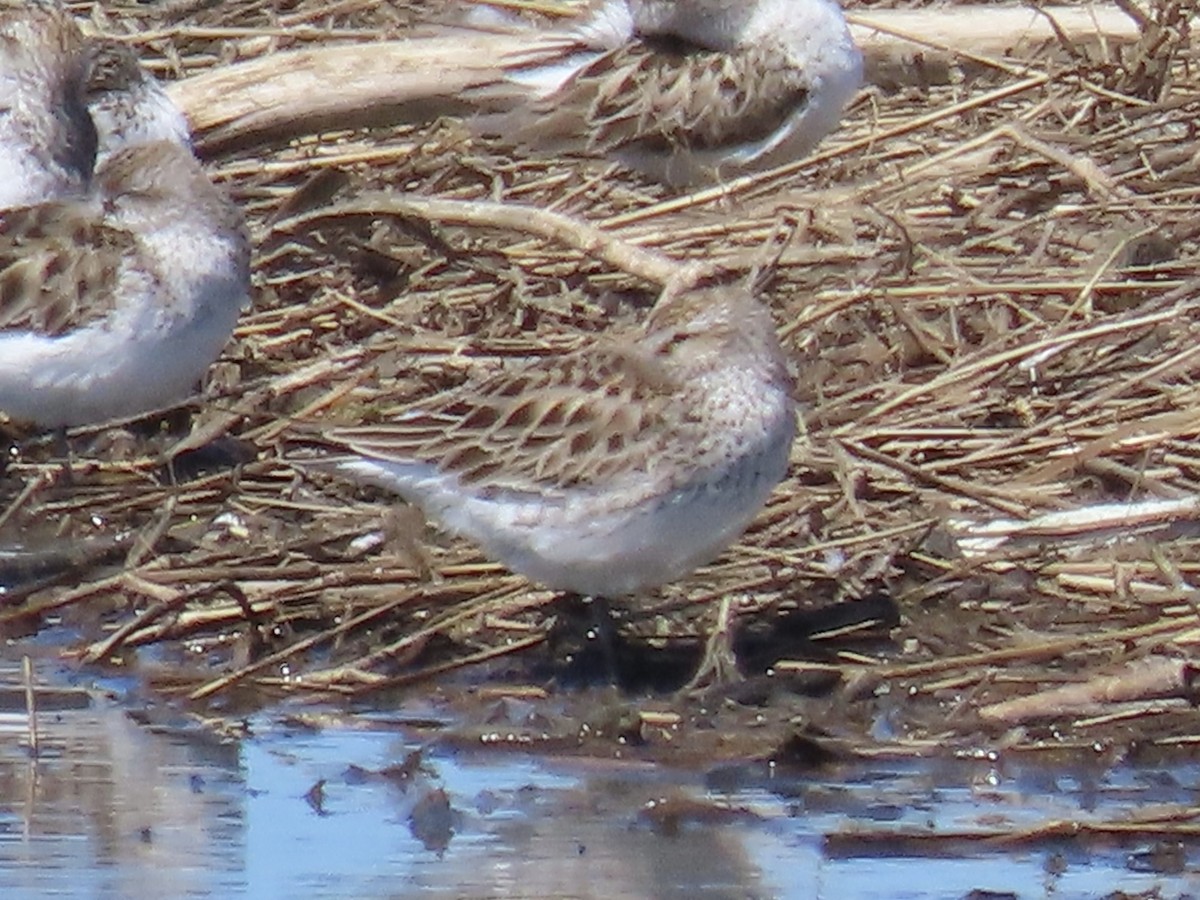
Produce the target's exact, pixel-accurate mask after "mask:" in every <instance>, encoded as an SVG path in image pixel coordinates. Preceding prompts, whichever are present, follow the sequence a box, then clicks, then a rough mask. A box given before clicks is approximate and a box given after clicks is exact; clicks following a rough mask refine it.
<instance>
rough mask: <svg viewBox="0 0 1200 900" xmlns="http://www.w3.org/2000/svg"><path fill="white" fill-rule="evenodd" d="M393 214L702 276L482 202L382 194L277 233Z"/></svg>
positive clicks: (642, 274)
mask: <svg viewBox="0 0 1200 900" xmlns="http://www.w3.org/2000/svg"><path fill="white" fill-rule="evenodd" d="M381 216H396V217H399V218H407V219H419V220H421V221H430V222H437V223H440V224H443V225H457V226H465V227H470V228H498V229H502V230H505V231H511V232H514V233H516V234H523V235H531V236H534V237H540V238H544V239H546V240H549V241H554V242H555V243H558V244H560V245H562V246H566V247H571V248H573V249H576V250H578V251H579V252H580V253H582V254H583V255H584V256H587V257H589V258H591V259H596V260H600V261H602V262H605V263H607V264H608V265H610V266H612V267H613V268H614V269H617V270H618V271H621V272H626V273H627V274H629V275H633V276H635V277H638V278H643V279H645V280H646V281H649V282H650V283H651V284H655V285H658V286H659V287H666V286H668V285H674V284H678V283H680V281H681V280H683V281H685V282H686V281H687V280H688V279H689V278H693V279H694V278H698V277H700V274H701V273H700V272H699V270H698V268H697V267H696V266H689V265H687V264H684V263H679V262H676V261H674V260H672V259H669V258H668V257H666V256H663V255H662V254H661V253H656V252H654V251H653V250H646V249H644V248H642V247H638V246H635V245H634V244H630V243H627V242H626V241H623V240H621V239H620V238H618V237H615V236H614V235H612V234H609V233H608V232H606V231H604V230H603V229H600V228H597V227H596V226H595V225H591V224H589V223H587V222H585V221H583V220H582V219H577V218H573V217H572V216H567V215H563V214H562V213H556V212H551V211H550V210H546V209H539V208H537V207H532V206H525V205H522V204H519V203H492V202H488V201H484V200H443V199H437V198H434V197H417V196H412V195H407V194H393V193H385V192H370V193H364V194H361V195H359V196H357V197H355V198H354V199H353V200H348V201H346V202H345V203H339V204H336V205H334V206H330V207H327V208H324V209H320V210H318V211H316V212H313V213H305V214H304V215H301V216H297V217H295V218H291V219H284V220H283V221H281V222H279V223H278V224H277V225H276V226H275V230H276V231H277V232H282V233H290V232H294V231H303V230H305V229H306V228H310V227H312V226H313V225H315V224H316V223H318V222H327V221H331V220H334V219H350V218H362V217H367V218H372V219H374V218H379V217H381Z"/></svg>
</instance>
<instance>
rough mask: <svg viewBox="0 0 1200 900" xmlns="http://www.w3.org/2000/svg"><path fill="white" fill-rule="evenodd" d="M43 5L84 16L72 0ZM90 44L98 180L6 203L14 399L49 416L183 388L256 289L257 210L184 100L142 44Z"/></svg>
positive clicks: (1, 314)
mask: <svg viewBox="0 0 1200 900" xmlns="http://www.w3.org/2000/svg"><path fill="white" fill-rule="evenodd" d="M36 8H37V9H38V11H39V12H40V13H42V14H44V16H45V18H46V21H54V22H59V21H61V22H62V23H63V31H64V33H67V32H68V31H70V29H69V28H68V27H67V24H68V23H70V19H69V17H65V18H62V17H60V16H58V14H57V13H53V12H52V11H53V10H55V9H57V5H56V4H51V3H38V4H36ZM4 21H6V20H4V19H0V22H4ZM0 27H2V26H0ZM72 27H73V24H72ZM39 33H40V32H39ZM0 34H3V32H0ZM76 34H77V32H76ZM79 56H80V59H82V60H84V63H85V65H84V67H83V69H82V70H81V72H82V75H81V80H79V81H78V82H72V83H71V91H70V92H69V93H68V95H67V97H66V99H65V100H63V106H64V107H65V108H75V106H76V105H78V107H79V108H80V109H84V110H85V112H84V119H85V120H86V121H87V127H88V129H89V130H90V134H91V139H92V147H91V151H92V153H91V156H90V157H89V159H88V162H87V167H86V171H85V173H84V177H83V178H82V182H83V183H82V185H80V184H79V183H78V180H77V183H75V184H73V185H72V186H71V188H70V189H66V188H64V189H63V190H59V191H57V192H54V193H52V194H51V195H50V196H48V197H33V198H26V200H27V201H29V200H37V199H41V200H44V201H45V202H39V203H35V202H27V204H26V205H22V206H16V207H13V208H9V209H0V413H4V414H5V415H7V416H8V417H9V418H11V419H14V420H17V421H21V422H30V423H33V424H35V425H39V426H42V427H62V426H71V425H90V424H98V423H101V422H105V421H108V420H111V419H116V418H123V417H127V416H135V415H140V414H143V413H147V412H151V411H154V410H157V409H160V408H163V407H165V406H168V405H170V404H172V403H176V402H178V401H180V400H183V399H184V398H185V397H187V396H188V395H189V394H190V393H191V392H192V390H193V389H194V388H195V386H196V384H197V383H198V382H199V380H200V378H201V377H202V376H203V374H204V372H205V371H206V370H207V368H208V366H209V365H210V364H211V363H212V361H213V360H214V359H216V357H217V355H218V354H219V353H220V351H221V349H222V348H223V347H224V346H225V344H226V343H227V342H228V340H229V336H230V334H231V333H232V331H233V327H234V324H235V323H236V321H237V317H238V315H239V313H240V311H241V309H242V308H243V306H245V304H246V302H247V299H248V294H249V279H250V271H249V265H250V245H249V239H248V236H247V234H246V229H245V225H244V222H243V219H242V215H241V213H240V211H239V210H238V209H237V207H236V206H235V205H234V204H233V203H232V202H231V201H230V200H229V199H228V198H227V197H225V195H224V194H222V193H221V191H219V190H218V189H217V188H216V187H214V185H213V184H212V182H211V181H210V180H209V179H208V176H207V175H206V174H205V173H204V170H203V169H202V168H201V166H200V163H199V162H198V161H197V160H196V158H195V157H194V156H193V155H192V151H191V145H190V140H189V135H188V131H187V122H186V120H185V119H184V118H183V115H182V113H181V112H180V111H179V109H178V108H177V107H175V106H174V104H173V103H171V101H170V99H169V98H168V97H167V95H166V93H165V92H164V91H163V89H162V88H161V87H160V86H159V85H158V83H157V82H156V81H155V80H154V78H153V77H152V76H151V75H149V73H147V72H146V71H145V70H143V69H142V67H141V66H140V64H139V63H138V61H137V59H136V57H135V56H134V55H133V54H132V52H131V51H130V50H128V48H126V47H123V46H122V45H120V44H117V43H115V42H111V41H107V40H103V39H97V40H93V41H91V42H85V44H84V45H81V47H80V49H79ZM3 65H4V62H3V59H2V58H0V67H2V66H3ZM38 77H39V78H45V77H47V76H46V75H45V74H44V73H40V74H39V75H38ZM42 99H43V100H44V99H45V98H44V97H43V98H42ZM58 109H59V107H57V106H46V105H44V104H43V105H41V106H38V105H35V104H32V103H31V104H29V105H27V106H26V107H25V113H26V115H27V117H28V118H29V119H30V120H31V121H33V120H38V119H39V117H40V125H39V127H38V128H35V129H33V130H31V132H30V133H31V134H37V135H39V136H40V138H39V139H40V140H41V141H42V143H41V144H37V142H35V141H30V142H29V145H30V146H35V147H37V149H39V150H41V149H45V146H46V141H49V140H51V138H52V129H50V128H47V127H42V126H45V124H46V123H47V122H50V121H54V120H56V116H57V111H58ZM92 117H94V119H95V121H94V124H93V119H92ZM93 157H94V159H95V169H94V171H93V169H92V165H93V164H92V158H93ZM31 158H33V157H31Z"/></svg>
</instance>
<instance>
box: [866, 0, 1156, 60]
mask: <svg viewBox="0 0 1200 900" xmlns="http://www.w3.org/2000/svg"><path fill="white" fill-rule="evenodd" d="M846 18H848V19H849V20H850V23H851V30H852V31H853V33H854V40H855V41H857V42H858V46H859V47H861V48H862V50H863V53H864V54H866V55H867V56H868V57H870V56H872V55H873V54H876V53H892V52H895V50H897V49H901V48H903V47H904V46H905V45H908V46H912V45H913V44H924V45H926V46H929V47H949V48H953V49H955V50H961V51H963V52H966V53H969V54H972V55H974V56H991V57H999V56H1004V55H1012V56H1024V55H1025V54H1027V53H1028V52H1030V51H1032V50H1035V49H1037V48H1039V47H1041V46H1042V45H1043V44H1045V43H1046V42H1047V41H1052V42H1056V41H1057V37H1056V35H1055V34H1054V28H1053V27H1052V25H1051V19H1053V21H1054V22H1055V23H1056V24H1057V25H1058V27H1059V29H1060V30H1061V31H1062V33H1063V34H1064V35H1065V36H1066V38H1067V39H1068V40H1070V41H1077V42H1087V41H1095V40H1099V39H1103V40H1105V41H1109V42H1111V43H1116V44H1127V43H1130V42H1132V41H1136V40H1137V39H1138V36H1139V33H1138V26H1137V23H1136V22H1134V21H1133V19H1131V18H1130V17H1129V16H1127V15H1126V14H1125V13H1123V12H1122V11H1121V10H1120V9H1119V8H1118V7H1117V6H1116V4H1113V3H1103V4H1096V5H1088V6H1045V7H1042V9H1041V11H1038V10H1034V9H1031V8H1030V7H1028V6H969V5H968V6H941V7H934V8H930V9H880V10H871V11H870V12H861V13H854V14H852V15H847V17H846Z"/></svg>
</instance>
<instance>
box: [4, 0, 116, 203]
mask: <svg viewBox="0 0 1200 900" xmlns="http://www.w3.org/2000/svg"><path fill="white" fill-rule="evenodd" d="M87 69H88V59H87V54H86V52H85V48H84V40H83V36H82V35H81V34H80V31H79V27H78V26H77V25H76V24H75V20H74V19H73V18H71V16H70V14H69V13H67V12H66V11H65V10H64V9H63V8H62V6H61V5H60V4H59V3H57V2H50V0H0V209H8V208H11V207H15V206H24V205H27V204H30V203H40V202H42V201H44V200H51V199H54V198H56V197H62V196H68V195H71V194H78V193H80V192H81V191H83V190H84V189H86V187H87V183H88V180H89V179H90V177H91V173H92V167H93V164H94V160H95V155H96V131H95V128H94V127H93V125H92V120H91V118H90V117H89V116H88V114H87V109H86V107H85V105H84V101H83V86H84V81H85V80H86V78H87Z"/></svg>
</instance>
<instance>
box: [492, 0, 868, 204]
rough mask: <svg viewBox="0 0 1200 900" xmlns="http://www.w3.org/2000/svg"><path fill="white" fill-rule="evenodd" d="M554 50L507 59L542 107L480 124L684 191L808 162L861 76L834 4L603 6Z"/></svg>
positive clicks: (808, 0) (760, 0)
mask: <svg viewBox="0 0 1200 900" xmlns="http://www.w3.org/2000/svg"><path fill="white" fill-rule="evenodd" d="M535 43H536V42H535ZM556 52H557V53H558V59H557V60H556V61H553V62H547V61H546V59H545V55H544V54H542V55H539V54H538V52H537V50H536V47H534V48H533V49H532V50H531V52H529V53H528V54H526V57H527V59H528V60H529V62H528V64H527V65H525V66H524V67H522V64H521V62H520V61H519V60H516V61H514V62H515V65H513V64H510V78H511V80H512V81H514V82H516V83H519V84H523V85H525V86H527V87H529V88H531V89H532V90H534V92H535V95H536V99H534V100H532V101H530V102H528V103H526V104H523V105H519V106H518V107H517V108H516V109H515V110H514V111H512V112H508V113H501V114H498V115H484V116H481V117H480V119H479V122H478V128H479V130H480V131H482V132H483V133H498V134H500V135H501V136H502V137H504V138H506V139H508V140H511V141H513V142H515V143H517V144H520V145H524V146H527V147H529V148H532V149H535V150H540V151H549V152H563V151H568V152H569V151H572V150H583V151H584V152H587V153H590V154H594V155H599V156H606V157H609V158H612V159H615V160H617V161H619V162H621V163H622V164H624V165H626V166H628V167H630V168H632V169H636V170H638V171H640V172H642V173H644V174H645V175H647V176H649V177H651V178H654V179H656V180H658V181H662V182H665V183H667V184H671V185H675V186H682V185H688V184H692V183H695V182H698V181H705V180H713V179H715V178H719V177H725V176H730V175H737V174H740V173H744V172H747V171H759V170H763V169H767V168H770V167H771V166H774V165H778V164H780V163H784V162H788V161H791V160H794V159H797V158H800V157H802V156H804V155H805V154H806V153H808V152H809V151H810V150H811V149H812V148H813V147H814V146H816V144H817V143H818V142H819V141H820V140H821V139H822V138H824V137H825V135H826V134H828V133H829V132H830V131H832V130H833V129H834V128H835V127H836V126H837V125H838V123H839V121H840V120H841V117H842V113H843V111H844V110H845V108H846V105H847V104H848V103H849V102H850V100H851V98H852V97H853V96H854V94H855V92H856V91H857V90H858V88H859V86H860V85H861V82H862V57H861V55H860V54H859V51H858V48H857V47H856V46H855V44H854V41H853V39H852V38H851V36H850V32H849V29H848V28H847V26H846V21H845V18H844V17H843V15H842V11H841V9H840V8H839V7H838V5H837V4H836V2H834V0H603V2H601V3H599V4H593V8H592V13H591V16H590V17H589V18H587V19H586V20H584V21H583V22H582V23H581V24H580V25H578V26H577V27H576V28H575V29H574V31H572V32H570V33H569V34H568V35H566V36H560V41H559V46H558V47H557V51H556Z"/></svg>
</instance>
